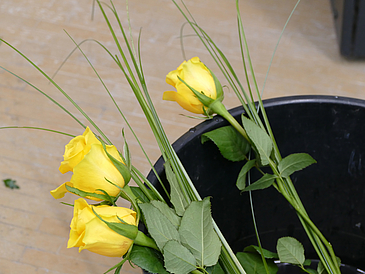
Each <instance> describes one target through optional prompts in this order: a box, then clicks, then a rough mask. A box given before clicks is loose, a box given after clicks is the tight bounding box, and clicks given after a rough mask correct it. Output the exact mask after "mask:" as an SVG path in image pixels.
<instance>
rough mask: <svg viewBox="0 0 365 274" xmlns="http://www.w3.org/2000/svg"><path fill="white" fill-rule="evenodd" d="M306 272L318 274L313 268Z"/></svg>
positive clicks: (307, 269)
mask: <svg viewBox="0 0 365 274" xmlns="http://www.w3.org/2000/svg"><path fill="white" fill-rule="evenodd" d="M305 271H307V272H308V273H310V274H318V272H317V270H314V269H311V268H306V269H305Z"/></svg>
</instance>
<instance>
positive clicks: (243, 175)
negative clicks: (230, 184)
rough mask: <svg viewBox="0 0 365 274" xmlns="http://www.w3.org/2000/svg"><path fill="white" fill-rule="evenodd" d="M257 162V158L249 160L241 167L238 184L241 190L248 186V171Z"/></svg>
mask: <svg viewBox="0 0 365 274" xmlns="http://www.w3.org/2000/svg"><path fill="white" fill-rule="evenodd" d="M255 164H256V159H254V160H250V161H248V162H247V163H246V164H245V165H244V166H243V167H242V169H241V171H240V173H239V174H238V178H237V182H236V186H237V188H238V189H239V190H244V189H245V188H246V178H247V173H248V172H249V171H250V170H251V168H253V167H254V166H255Z"/></svg>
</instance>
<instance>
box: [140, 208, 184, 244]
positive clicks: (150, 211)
mask: <svg viewBox="0 0 365 274" xmlns="http://www.w3.org/2000/svg"><path fill="white" fill-rule="evenodd" d="M139 207H140V208H141V210H142V212H143V215H144V216H145V218H146V225H147V229H148V232H149V233H150V235H151V236H152V238H153V239H154V240H155V242H156V244H157V246H158V248H159V249H160V250H162V249H163V247H164V246H165V244H166V243H167V242H168V241H170V240H176V241H178V242H180V236H179V232H178V231H177V229H176V228H175V226H174V225H173V224H172V223H171V222H170V221H169V219H168V218H167V217H166V216H165V215H164V214H162V212H161V211H160V210H159V209H158V208H156V207H155V206H153V205H152V204H151V203H145V204H140V205H139Z"/></svg>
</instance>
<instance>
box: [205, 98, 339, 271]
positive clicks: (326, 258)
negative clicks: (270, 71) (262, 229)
mask: <svg viewBox="0 0 365 274" xmlns="http://www.w3.org/2000/svg"><path fill="white" fill-rule="evenodd" d="M260 104H262V101H260ZM210 108H211V109H212V110H213V111H214V112H215V113H217V114H219V115H221V116H222V117H223V118H225V119H226V120H227V121H228V122H229V123H230V124H231V125H232V126H233V127H234V128H235V129H236V130H237V131H238V132H239V133H240V134H241V135H242V136H243V137H244V138H245V139H246V140H248V141H249V143H250V144H252V142H251V140H250V139H249V138H248V136H247V133H246V131H245V130H244V128H243V127H242V126H241V125H240V124H239V123H238V122H237V120H236V119H234V117H233V116H232V115H231V114H230V113H229V112H228V111H227V109H226V108H225V107H224V105H223V104H222V103H221V102H219V101H216V102H214V103H213V104H211V106H210ZM262 109H263V106H262ZM265 116H266V115H264V117H265ZM265 122H266V124H267V123H268V121H266V120H265ZM270 132H271V130H270ZM270 135H271V134H270ZM271 137H272V135H271ZM272 139H273V137H272ZM274 144H275V145H274V150H275V154H274V157H275V160H276V161H278V162H280V160H281V157H280V153H279V149H278V147H277V145H276V143H275V142H274ZM269 165H270V167H271V170H272V171H273V173H274V174H275V175H276V176H278V180H277V185H278V190H279V192H280V193H281V194H282V195H283V196H284V197H285V199H286V200H287V201H288V202H289V203H290V204H291V205H292V206H293V207H294V209H295V210H296V212H297V214H298V217H299V219H300V220H301V222H302V225H303V227H304V229H305V231H306V233H307V234H308V237H309V238H310V240H311V242H312V244H313V246H314V248H315V249H316V251H317V254H318V256H319V258H320V259H321V261H322V263H323V265H324V267H325V268H326V270H327V272H328V273H331V274H339V273H341V272H340V270H339V267H338V265H337V260H336V256H335V253H334V251H333V248H332V245H331V244H330V243H329V242H328V241H327V239H326V238H325V237H324V236H323V234H322V233H321V232H320V230H319V229H318V228H317V227H316V226H315V224H314V223H313V222H312V221H311V219H310V218H309V216H308V214H307V212H306V211H305V209H304V206H303V204H302V202H301V200H300V198H299V195H298V194H297V192H296V190H295V187H294V185H293V183H292V182H291V180H290V179H288V180H286V179H283V178H282V177H281V176H280V173H279V171H278V169H277V165H276V163H275V162H274V161H273V160H272V159H269ZM312 233H314V235H312ZM323 245H324V246H323ZM327 251H328V252H329V254H328V252H327Z"/></svg>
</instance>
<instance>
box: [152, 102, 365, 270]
mask: <svg viewBox="0 0 365 274" xmlns="http://www.w3.org/2000/svg"><path fill="white" fill-rule="evenodd" d="M264 105H265V109H266V112H267V115H268V117H269V120H270V124H271V126H272V129H273V132H274V135H275V138H276V140H277V143H278V146H279V149H280V151H281V154H282V156H283V157H285V156H286V155H288V154H291V153H298V152H306V153H309V154H310V155H311V156H312V157H313V158H314V159H316V160H317V162H318V163H317V164H315V165H312V166H310V167H308V168H306V169H304V170H302V171H300V172H297V173H294V174H293V175H292V180H293V182H294V184H295V187H296V189H297V191H298V193H299V196H300V197H301V199H302V202H303V204H304V206H305V208H306V209H307V211H308V214H309V216H310V217H311V219H312V220H313V222H314V223H315V224H316V225H317V227H318V228H319V229H320V230H321V231H322V232H323V234H324V235H325V236H326V238H327V239H328V240H329V242H330V243H331V244H332V245H333V247H334V250H335V252H336V255H337V256H338V257H340V258H341V260H342V263H344V264H346V265H350V266H353V267H355V268H354V269H352V270H351V269H350V268H349V269H348V270H349V271H350V272H348V273H354V271H353V270H356V268H359V269H362V270H365V101H362V100H358V99H350V98H341V97H329V96H295V97H284V98H275V99H270V100H265V101H264ZM242 112H243V110H242V108H241V107H238V108H235V109H232V110H231V113H232V114H233V116H234V117H235V118H236V119H238V120H239V119H240V115H241V113H242ZM225 125H228V123H227V122H226V121H224V120H223V119H222V118H221V117H215V118H213V119H212V120H209V121H206V122H203V123H201V124H199V125H198V126H196V127H195V128H192V129H190V130H189V131H188V132H187V133H186V134H184V135H183V136H182V137H181V138H179V139H178V140H177V141H176V142H175V143H174V144H173V147H174V149H175V150H176V152H177V154H178V155H179V157H180V159H181V161H182V163H183V164H184V166H185V168H186V170H187V172H188V174H189V175H190V177H191V179H192V180H193V182H194V184H195V185H196V188H197V189H198V191H199V193H200V194H201V196H202V197H205V196H211V197H212V199H211V201H212V212H213V217H214V219H215V221H216V222H217V223H218V225H219V227H220V229H221V230H222V232H223V234H224V235H225V237H226V239H227V241H228V242H229V243H230V245H231V247H232V248H233V250H234V251H235V252H238V251H242V250H243V248H244V247H246V246H248V245H252V244H254V245H257V242H256V237H255V232H254V227H253V223H252V215H251V209H250V204H249V196H248V193H243V194H240V193H239V190H238V189H237V188H236V186H235V181H236V178H237V175H238V173H239V170H240V168H241V167H242V164H243V163H233V162H230V161H228V160H226V159H224V158H223V157H222V156H221V155H220V153H219V151H218V149H217V148H216V147H215V145H214V144H213V143H212V142H207V143H205V144H201V140H200V136H201V134H203V133H205V132H208V131H211V130H213V129H215V128H218V127H221V126H225ZM155 168H156V170H157V172H158V173H159V174H160V175H161V177H162V178H163V180H166V179H165V175H164V170H163V160H162V159H159V160H158V161H157V163H156V165H155ZM253 176H255V175H253ZM148 177H149V179H150V180H151V181H152V182H153V183H154V184H155V185H157V184H158V183H157V180H156V177H155V175H154V174H153V173H150V174H149V176H148ZM252 195H253V203H254V211H255V217H256V222H257V226H258V230H259V233H260V237H261V243H262V245H263V247H264V248H266V249H269V250H271V251H275V249H276V242H277V240H278V238H280V237H283V236H292V237H295V238H296V239H298V240H299V241H300V242H301V243H303V245H304V248H305V255H306V258H312V259H313V258H317V255H316V253H315V251H314V249H313V248H312V246H311V243H310V241H309V240H308V237H307V236H306V234H305V232H304V231H303V228H302V225H301V224H300V222H299V220H298V217H297V216H296V213H295V212H294V211H293V209H292V208H291V207H290V205H289V204H288V202H287V201H286V200H285V199H284V198H283V197H282V196H281V194H279V193H278V192H277V191H276V190H275V189H274V188H269V189H265V190H260V191H254V192H252ZM280 271H282V270H280ZM342 271H343V273H345V272H346V269H344V268H343V269H342ZM355 272H356V271H355ZM282 273H284V272H282ZM286 273H289V272H286ZM291 273H293V272H291ZM363 273H364V272H363Z"/></svg>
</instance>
